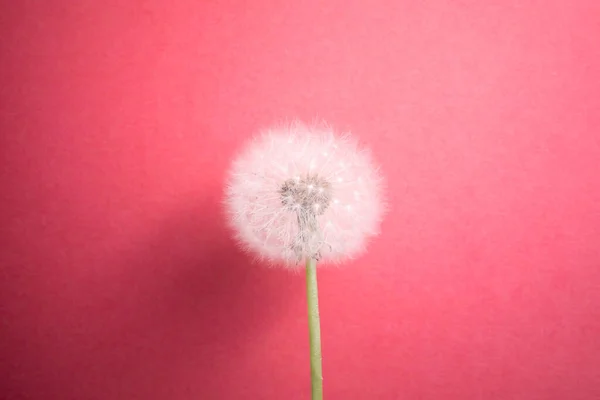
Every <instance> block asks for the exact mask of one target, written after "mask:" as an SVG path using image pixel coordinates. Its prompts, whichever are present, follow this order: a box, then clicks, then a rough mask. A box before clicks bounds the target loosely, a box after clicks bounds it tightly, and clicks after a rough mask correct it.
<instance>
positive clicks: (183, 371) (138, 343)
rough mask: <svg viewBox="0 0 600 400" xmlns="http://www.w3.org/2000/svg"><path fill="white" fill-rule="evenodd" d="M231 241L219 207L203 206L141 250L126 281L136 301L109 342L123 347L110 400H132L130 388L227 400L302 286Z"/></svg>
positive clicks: (154, 394) (174, 218) (172, 222)
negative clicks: (230, 389)
mask: <svg viewBox="0 0 600 400" xmlns="http://www.w3.org/2000/svg"><path fill="white" fill-rule="evenodd" d="M230 236H231V235H230V233H229V232H228V230H227V229H226V227H225V225H224V222H223V213H222V212H221V210H220V206H219V202H218V201H217V200H215V199H207V200H204V201H202V202H199V203H198V204H197V205H195V206H193V207H191V208H187V209H185V208H184V209H182V210H180V211H178V212H177V213H175V214H174V215H171V216H170V217H169V218H167V219H166V220H165V221H164V222H163V223H162V224H160V227H159V229H158V230H156V232H155V234H154V235H150V237H148V238H146V239H145V240H143V241H142V243H140V244H139V245H138V250H137V251H136V252H135V254H133V259H132V260H130V262H131V264H130V267H129V268H128V275H129V276H127V277H126V278H125V279H126V280H127V281H128V282H130V283H131V285H132V287H131V291H130V293H129V294H127V295H126V294H123V300H124V305H123V306H122V307H121V308H120V309H119V310H117V312H116V318H118V319H120V320H126V322H124V325H123V326H122V327H121V328H120V330H114V331H113V332H111V333H110V335H109V337H105V338H104V339H105V340H109V341H113V342H115V343H117V345H116V347H112V348H111V349H110V350H109V351H108V353H109V354H108V357H113V359H112V361H113V362H115V363H116V364H117V366H118V370H116V371H114V372H113V374H114V376H112V377H111V378H110V379H109V382H105V383H107V384H108V387H107V386H104V391H105V392H106V391H108V392H109V393H106V394H107V395H110V396H111V398H126V397H127V396H129V395H133V393H129V392H128V390H129V389H127V388H124V386H131V387H135V388H136V393H135V395H136V396H140V395H145V396H148V398H175V397H176V396H191V395H194V396H200V397H202V395H210V396H214V395H215V393H220V394H224V393H226V391H227V390H228V387H229V386H230V385H231V379H232V376H233V375H235V373H236V371H235V369H236V368H237V366H238V365H240V364H243V363H244V360H245V359H246V358H249V357H255V355H252V354H249V352H251V351H252V350H253V349H252V347H253V344H254V343H256V341H258V340H261V338H262V337H263V336H264V335H266V334H267V333H268V331H269V330H270V329H273V327H274V326H275V324H276V323H277V321H278V320H279V319H280V318H281V316H282V314H283V313H284V312H285V308H286V304H288V301H289V300H291V299H292V298H294V297H298V296H301V295H302V285H298V282H297V279H296V277H294V276H293V275H292V274H289V273H287V271H282V270H274V269H267V268H261V266H259V265H256V264H254V263H252V262H251V257H250V256H248V255H246V254H244V253H242V252H241V251H240V250H238V249H237V247H236V246H235V243H234V242H233V240H232V239H231V238H230ZM134 275H135V277H134ZM117 336H118V337H117ZM239 373H243V372H239ZM246 373H247V372H246ZM116 375H118V377H117V376H116ZM105 379H106V377H105ZM123 382H125V383H124V384H123Z"/></svg>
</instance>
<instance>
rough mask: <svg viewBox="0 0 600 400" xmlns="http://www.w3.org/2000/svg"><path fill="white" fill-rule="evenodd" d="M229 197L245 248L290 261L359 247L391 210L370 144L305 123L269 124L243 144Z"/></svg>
mask: <svg viewBox="0 0 600 400" xmlns="http://www.w3.org/2000/svg"><path fill="white" fill-rule="evenodd" d="M359 177H360V182H359V181H358V178H359ZM225 204H226V208H227V214H228V219H229V222H230V225H231V226H232V228H233V230H234V232H235V235H236V238H237V239H238V241H239V242H240V243H241V244H242V246H243V247H244V248H246V249H248V250H250V251H252V252H253V253H255V254H257V255H258V256H259V257H261V258H262V259H266V260H268V261H271V262H273V263H283V264H284V265H286V266H289V267H293V266H296V265H297V264H298V263H299V262H300V261H302V260H303V259H305V258H308V257H313V258H316V259H318V260H320V261H323V262H338V261H342V260H344V259H347V258H352V257H354V256H356V255H358V254H359V253H361V252H362V251H363V250H364V248H365V245H366V243H367V240H368V239H369V238H370V237H372V236H373V235H375V234H377V233H378V229H379V224H380V221H381V217H382V214H383V211H384V205H383V199H382V189H381V177H380V175H379V174H378V171H377V170H376V168H375V167H374V166H373V164H372V161H371V158H370V156H369V154H368V152H366V151H364V150H360V149H359V148H358V145H357V143H356V141H354V140H353V139H351V138H350V137H349V136H347V135H346V136H338V135H336V134H334V132H333V131H332V130H330V129H327V128H311V127H308V126H306V125H303V124H301V123H294V124H292V125H290V126H286V127H283V128H279V129H270V130H267V131H265V132H263V133H262V134H261V135H259V136H257V137H256V138H255V139H254V140H253V141H252V142H251V143H250V144H249V145H248V146H247V147H246V148H244V150H243V151H242V153H241V154H240V155H239V157H238V158H237V159H236V160H235V161H234V163H233V165H232V168H231V170H230V172H229V178H228V184H227V189H226V196H225Z"/></svg>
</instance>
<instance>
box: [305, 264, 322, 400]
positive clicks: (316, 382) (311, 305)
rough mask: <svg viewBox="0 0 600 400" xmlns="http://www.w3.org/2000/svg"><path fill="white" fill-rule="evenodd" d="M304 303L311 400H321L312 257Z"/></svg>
mask: <svg viewBox="0 0 600 400" xmlns="http://www.w3.org/2000/svg"><path fill="white" fill-rule="evenodd" d="M306 301H307V303H308V331H309V339H310V372H311V379H310V380H311V387H312V400H322V399H323V366H322V364H321V323H320V321H319V291H318V288H317V261H316V260H315V259H314V258H312V257H311V258H307V259H306Z"/></svg>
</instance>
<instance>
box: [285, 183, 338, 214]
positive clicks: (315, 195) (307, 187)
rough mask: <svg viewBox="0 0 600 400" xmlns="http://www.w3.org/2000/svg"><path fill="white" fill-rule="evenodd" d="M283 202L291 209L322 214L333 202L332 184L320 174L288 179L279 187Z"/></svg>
mask: <svg viewBox="0 0 600 400" xmlns="http://www.w3.org/2000/svg"><path fill="white" fill-rule="evenodd" d="M279 194H280V195H281V203H282V204H283V205H284V206H286V207H287V208H288V209H289V210H290V211H301V212H303V213H306V214H312V215H315V216H316V215H321V214H323V213H324V212H325V210H326V209H327V207H328V206H329V203H331V184H330V183H329V182H328V181H327V180H325V179H323V178H321V177H320V176H318V175H307V176H306V177H304V178H300V179H297V178H296V179H288V180H286V181H285V182H284V183H283V185H281V188H280V189H279Z"/></svg>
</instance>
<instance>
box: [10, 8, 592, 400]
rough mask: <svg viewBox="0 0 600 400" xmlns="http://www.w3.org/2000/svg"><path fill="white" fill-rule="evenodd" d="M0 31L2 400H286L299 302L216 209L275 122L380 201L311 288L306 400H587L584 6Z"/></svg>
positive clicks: (19, 20)
mask: <svg viewBox="0 0 600 400" xmlns="http://www.w3.org/2000/svg"><path fill="white" fill-rule="evenodd" d="M250 3H253V4H251V5H249V4H250ZM1 7H2V10H1V12H0V33H1V35H0V46H1V53H0V57H1V58H0V60H1V69H0V74H1V75H0V95H1V103H0V132H1V139H0V156H1V163H2V164H1V169H0V174H1V175H0V176H1V179H2V191H1V195H0V214H1V216H2V221H1V225H0V229H1V232H2V234H1V246H2V248H1V252H0V265H1V270H0V271H1V274H0V307H1V308H0V313H1V314H0V317H1V319H0V321H1V324H2V326H1V331H0V332H1V335H2V338H1V340H0V351H1V353H0V377H1V378H0V382H1V392H0V397H1V398H2V399H6V400H17V399H19V400H21V399H32V400H42V399H43V400H54V399H57V400H96V399H97V400H109V399H110V400H120V399H123V400H131V399H144V400H153V399H165V400H166V399H169V400H184V399H287V400H293V399H307V398H308V394H309V368H308V351H307V347H308V333H307V327H306V315H305V314H306V311H305V298H304V286H303V285H304V280H303V276H302V275H291V274H289V273H287V272H285V271H278V270H265V269H262V268H260V267H259V266H257V265H252V264H251V263H250V262H249V259H248V257H247V256H246V255H244V254H242V253H240V252H239V251H238V250H237V249H236V248H235V247H234V245H233V243H232V241H231V239H230V238H229V233H228V232H227V230H226V228H225V225H224V222H223V217H222V210H221V207H220V200H221V196H222V183H223V178H224V175H225V171H226V168H227V166H228V163H229V161H230V159H231V158H232V156H233V155H234V154H235V153H236V151H237V150H238V149H239V147H240V146H241V144H242V142H243V141H244V140H246V139H247V138H249V137H250V135H251V134H252V133H253V132H255V131H256V130H257V129H259V128H261V127H263V126H265V125H268V124H270V123H273V122H280V121H282V120H286V119H292V118H300V119H304V120H308V121H311V120H313V119H324V120H327V121H329V122H330V123H331V124H333V125H334V126H336V127H338V128H339V129H341V130H351V131H352V132H354V133H355V135H357V136H358V137H359V138H360V139H361V140H362V141H364V142H366V143H368V144H369V145H370V146H371V147H372V149H373V152H374V154H375V156H376V157H377V159H378V160H379V162H380V163H381V167H382V171H383V173H384V174H385V175H386V177H387V179H388V182H389V192H388V196H389V202H390V206H391V212H390V213H389V215H388V217H387V219H386V220H385V222H384V224H383V234H382V235H381V236H380V238H379V239H377V240H376V241H375V242H374V243H373V245H372V246H371V247H370V251H369V253H368V254H366V255H365V256H364V257H362V258H360V259H359V260H357V261H356V262H355V263H352V264H349V265H348V266H347V267H346V268H340V269H337V270H335V269H331V270H326V271H322V273H321V274H320V289H321V307H322V320H323V323H322V329H323V352H324V357H325V358H324V374H325V380H324V382H325V395H326V397H327V398H328V399H332V400H333V399H345V400H350V399H390V400H392V399H431V400H434V399H435V400H438V399H444V400H448V399H450V400H452V399H456V400H466V399H487V400H493V399H498V400H500V399H511V400H512V399H526V400H537V399H540V400H564V399H569V400H594V399H598V398H600V340H599V337H600V45H599V41H598V37H600V3H599V2H598V1H595V0H579V1H569V0H562V1H533V0H531V1H526V0H522V1H514V0H513V1H510V0H509V1H506V0H493V1H492V0H488V1H481V0H480V1H468V0H467V1H441V0H438V1H426V2H425V1H387V2H386V1H372V2H365V1H329V2H316V1H314V2H311V1H307V2H297V1H293V2H292V1H279V2H276V1H254V2H242V1H239V2H231V1H222V2H217V1H162V2H161V1H151V0H149V1H117V0H108V1H91V0H82V1H67V0H62V1H61V0H54V1H32V0H20V1H2V6H1Z"/></svg>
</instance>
